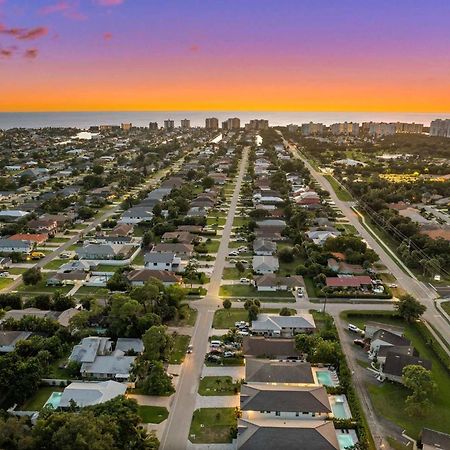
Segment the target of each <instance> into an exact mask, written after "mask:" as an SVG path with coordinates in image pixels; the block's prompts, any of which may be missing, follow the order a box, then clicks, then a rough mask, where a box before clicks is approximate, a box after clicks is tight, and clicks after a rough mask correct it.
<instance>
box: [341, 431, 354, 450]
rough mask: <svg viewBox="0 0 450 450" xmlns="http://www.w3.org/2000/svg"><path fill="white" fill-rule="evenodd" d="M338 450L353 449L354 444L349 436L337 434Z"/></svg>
mask: <svg viewBox="0 0 450 450" xmlns="http://www.w3.org/2000/svg"><path fill="white" fill-rule="evenodd" d="M337 438H338V442H339V448H340V450H345V449H346V448H350V447H353V445H355V443H354V442H353V438H352V436H351V435H350V434H338V435H337Z"/></svg>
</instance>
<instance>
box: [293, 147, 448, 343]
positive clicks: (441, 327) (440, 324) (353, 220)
mask: <svg viewBox="0 0 450 450" xmlns="http://www.w3.org/2000/svg"><path fill="white" fill-rule="evenodd" d="M284 142H285V145H286V146H287V147H288V148H289V149H290V150H291V152H292V154H293V155H294V157H297V158H300V159H301V160H302V161H303V162H304V164H305V165H306V167H307V168H308V169H309V171H310V172H311V175H312V176H313V177H314V178H315V180H316V181H317V182H318V183H319V184H320V186H321V187H322V188H323V189H325V190H326V191H328V192H329V193H330V196H331V199H332V200H333V201H334V202H335V203H336V206H337V207H338V208H339V209H340V210H341V211H342V213H343V214H344V215H345V216H346V217H347V219H348V221H349V223H350V224H351V225H353V226H354V227H355V228H356V230H357V231H358V233H359V234H360V235H361V236H362V237H363V238H364V239H365V241H366V242H367V243H368V244H369V246H370V247H371V248H372V249H373V250H375V252H376V253H377V254H378V255H379V257H380V260H381V262H382V263H383V264H384V265H385V266H386V267H387V268H388V270H389V271H390V272H391V273H392V274H393V275H394V276H395V278H396V279H397V280H398V284H399V286H401V287H402V288H403V289H404V290H405V291H406V292H408V293H410V294H411V295H413V296H414V297H415V298H417V299H418V300H419V301H420V302H421V303H423V304H424V305H425V306H426V307H427V311H426V312H425V314H424V315H423V318H424V319H425V320H426V321H427V322H428V323H430V324H431V325H432V326H433V327H434V328H435V329H436V330H438V331H439V333H440V335H441V336H442V337H443V338H444V339H445V340H446V341H447V342H448V341H450V326H449V325H448V323H447V322H446V321H445V319H444V318H443V317H442V315H441V314H440V313H439V311H438V310H437V309H436V307H435V305H434V300H435V298H436V297H437V294H436V291H434V290H433V289H432V288H430V287H429V286H427V285H426V284H424V283H422V282H420V281H418V280H417V279H415V278H413V277H411V276H409V275H407V274H406V273H405V272H404V271H403V270H402V269H401V268H400V267H399V265H398V264H397V263H396V262H395V260H394V259H393V257H392V256H391V255H390V254H389V253H388V251H387V250H386V249H385V248H384V247H382V246H381V245H380V244H379V242H378V241H377V240H376V239H375V238H374V237H373V236H372V235H371V234H370V233H369V232H368V231H367V230H366V228H364V226H363V225H362V224H361V222H360V221H359V219H358V215H357V214H356V213H355V212H354V211H353V209H352V208H351V206H352V204H351V203H350V202H345V201H342V200H339V198H338V197H337V195H336V193H335V191H334V189H333V187H332V186H331V184H330V183H329V182H328V180H327V179H326V178H325V177H324V176H323V175H321V174H320V173H319V172H317V171H316V170H315V169H314V167H313V166H312V165H311V164H310V163H309V162H308V160H307V159H306V158H304V157H303V155H302V154H301V153H300V152H299V151H298V150H297V148H296V147H295V146H294V145H290V144H289V143H288V142H287V141H284ZM429 329H430V332H431V333H432V334H433V335H434V337H435V338H436V339H437V340H438V341H439V342H440V343H441V345H442V347H443V348H446V347H445V345H444V343H443V342H442V340H441V339H440V337H439V336H438V335H437V334H436V333H435V332H434V330H433V329H432V328H429Z"/></svg>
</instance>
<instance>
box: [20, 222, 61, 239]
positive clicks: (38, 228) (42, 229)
mask: <svg viewBox="0 0 450 450" xmlns="http://www.w3.org/2000/svg"><path fill="white" fill-rule="evenodd" d="M27 228H28V229H29V230H31V231H34V232H35V233H45V234H48V235H49V236H54V235H55V234H56V233H57V231H58V223H57V222H56V220H51V219H48V220H47V219H33V220H30V221H29V222H28V223H27Z"/></svg>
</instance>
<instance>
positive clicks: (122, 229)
mask: <svg viewBox="0 0 450 450" xmlns="http://www.w3.org/2000/svg"><path fill="white" fill-rule="evenodd" d="M133 229H134V226H133V225H132V224H128V223H119V224H117V225H116V226H115V227H114V228H113V229H112V230H111V231H110V233H109V235H110V236H131V235H132V234H133Z"/></svg>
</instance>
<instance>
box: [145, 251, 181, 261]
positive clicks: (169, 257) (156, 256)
mask: <svg viewBox="0 0 450 450" xmlns="http://www.w3.org/2000/svg"><path fill="white" fill-rule="evenodd" d="M174 257H175V253H173V252H160V253H158V252H149V253H145V254H144V262H145V263H171V262H172V261H173V258H174Z"/></svg>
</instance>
